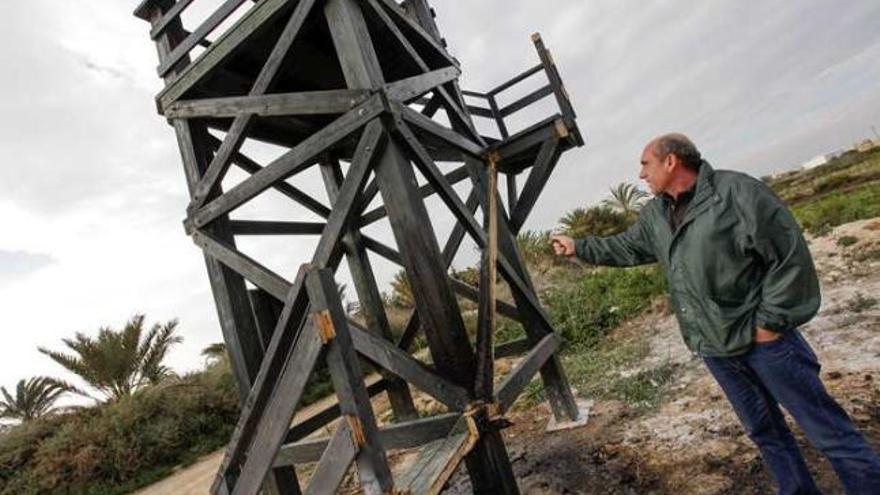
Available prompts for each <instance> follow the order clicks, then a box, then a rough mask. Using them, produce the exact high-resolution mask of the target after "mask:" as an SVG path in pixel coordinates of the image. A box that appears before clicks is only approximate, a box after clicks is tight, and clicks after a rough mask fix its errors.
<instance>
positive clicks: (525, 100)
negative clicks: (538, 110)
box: [499, 86, 553, 117]
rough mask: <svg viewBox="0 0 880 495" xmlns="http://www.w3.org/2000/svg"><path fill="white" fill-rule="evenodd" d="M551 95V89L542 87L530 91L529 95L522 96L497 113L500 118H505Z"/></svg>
mask: <svg viewBox="0 0 880 495" xmlns="http://www.w3.org/2000/svg"><path fill="white" fill-rule="evenodd" d="M552 94H553V88H552V87H550V86H544V87H543V88H538V89H536V90H534V91H532V92H531V93H529V94H527V95H525V96H523V97H522V98H520V99H518V100H516V101H514V102H513V103H511V104H510V105H507V106H506V107H504V108H502V109H501V111H500V112H499V114H500V115H501V117H507V116H508V115H510V114H512V113H515V112H518V111H520V110H522V109H523V108H525V107H527V106H529V105H531V104H532V103H535V102H536V101H538V100H540V99H542V98H545V97H547V96H550V95H552Z"/></svg>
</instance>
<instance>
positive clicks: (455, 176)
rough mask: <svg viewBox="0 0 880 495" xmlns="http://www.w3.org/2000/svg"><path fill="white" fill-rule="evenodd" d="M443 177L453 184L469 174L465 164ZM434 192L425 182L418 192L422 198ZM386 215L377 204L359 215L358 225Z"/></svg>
mask: <svg viewBox="0 0 880 495" xmlns="http://www.w3.org/2000/svg"><path fill="white" fill-rule="evenodd" d="M443 177H444V178H445V179H446V180H447V181H448V182H449V184H452V185H454V184H458V183H459V182H462V181H464V180H467V179H468V178H470V175H469V174H468V169H467V166H466V165H462V166H461V167H458V168H456V169H455V170H453V171H452V172H449V173H448V174H446V175H444V176H443ZM435 192H436V190H435V189H434V186H432V185H431V184H425V185H423V186H421V187H419V194H420V195H421V197H423V198H427V197H428V196H430V195H432V194H434V193H435ZM386 216H388V212H387V211H386V210H385V207H384V206H377V207H376V208H373V209H372V210H370V211H368V212H367V213H364V214H363V216H361V219H360V227H362V228H363V227H366V226H367V225H370V224H372V223H375V222H378V221H379V220H381V219H383V218H385V217H386Z"/></svg>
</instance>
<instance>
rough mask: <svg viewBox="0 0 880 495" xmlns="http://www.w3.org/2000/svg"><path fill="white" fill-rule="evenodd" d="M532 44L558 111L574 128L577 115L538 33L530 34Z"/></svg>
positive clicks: (548, 51) (557, 70)
mask: <svg viewBox="0 0 880 495" xmlns="http://www.w3.org/2000/svg"><path fill="white" fill-rule="evenodd" d="M532 42H533V43H534V44H535V50H536V51H537V52H538V58H540V59H541V66H542V67H543V68H544V71H545V72H546V73H547V79H549V80H550V87H552V88H553V94H554V95H555V96H556V102H557V103H558V104H559V108H560V110H562V117H563V119H564V120H565V123H566V124H568V126H569V127H574V119H575V118H576V117H577V114H575V111H574V107H573V106H572V105H571V101H570V100H569V99H568V91H566V90H565V86H563V84H562V77H560V75H559V69H558V68H557V67H556V64H555V63H554V62H553V57H552V56H551V55H550V50H548V49H547V48H546V47H545V46H544V40H542V39H541V35H540V34H538V33H534V34H532Z"/></svg>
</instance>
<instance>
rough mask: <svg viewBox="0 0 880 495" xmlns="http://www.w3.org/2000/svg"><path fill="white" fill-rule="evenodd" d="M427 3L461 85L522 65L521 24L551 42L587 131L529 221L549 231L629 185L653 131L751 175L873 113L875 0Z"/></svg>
mask: <svg viewBox="0 0 880 495" xmlns="http://www.w3.org/2000/svg"><path fill="white" fill-rule="evenodd" d="M502 5H503V6H502ZM435 8H436V9H437V11H438V20H439V22H440V23H441V30H443V32H444V33H445V34H446V37H447V39H448V41H449V45H450V48H451V50H452V51H453V52H454V53H456V55H457V56H458V57H459V58H460V59H461V60H462V63H463V67H464V72H465V79H466V85H467V86H470V85H474V86H477V89H483V88H485V87H487V86H490V85H491V84H487V83H486V82H485V81H492V82H497V81H498V80H499V79H501V80H503V79H505V78H508V77H510V76H512V75H514V74H515V73H517V72H518V71H520V70H522V69H525V68H527V67H529V66H530V65H532V64H533V63H534V61H535V60H536V59H535V58H534V53H533V51H532V50H531V47H530V46H529V43H528V41H527V38H526V36H527V35H528V34H529V33H530V32H531V31H541V32H542V34H543V36H544V39H545V41H546V42H547V44H548V46H549V47H550V49H551V50H552V51H553V52H554V58H555V59H556V61H557V64H558V65H559V67H560V70H561V72H562V74H563V78H564V79H565V81H566V86H567V89H568V90H569V93H571V94H572V97H573V100H574V103H575V106H576V110H577V111H578V113H579V124H580V126H581V128H582V130H583V131H584V133H585V134H586V136H587V139H588V142H587V145H586V146H585V147H584V148H583V149H579V150H576V151H573V152H570V153H569V154H567V155H565V157H564V158H563V161H562V163H561V164H560V166H559V167H558V168H557V172H556V174H555V176H554V177H553V178H551V180H550V182H549V184H548V186H547V189H546V190H545V193H544V196H543V198H542V199H541V200H540V202H539V204H538V208H537V209H536V211H535V213H534V216H533V218H532V219H531V220H530V222H529V223H528V224H527V227H530V228H550V227H552V226H554V225H555V223H556V220H557V219H558V218H559V216H561V214H562V213H564V212H565V211H566V210H568V209H571V208H572V207H575V206H579V205H583V204H585V203H591V202H595V201H596V200H598V199H599V198H601V197H602V196H604V195H605V194H606V193H607V189H608V187H610V186H612V185H613V184H615V183H617V182H619V181H631V182H636V181H637V173H636V172H637V157H638V154H639V153H640V152H641V146H642V145H643V143H644V142H645V141H646V140H647V139H649V138H650V137H652V136H653V135H656V134H659V133H662V132H666V131H669V130H681V131H684V132H687V133H689V134H691V135H692V137H693V138H694V139H695V140H696V142H697V143H698V145H700V146H701V147H702V148H703V150H704V154H705V155H706V156H707V157H708V158H709V159H710V160H711V161H712V162H713V163H714V164H715V165H716V166H719V167H721V168H737V169H740V170H743V171H746V172H749V173H753V174H756V175H758V174H763V173H766V172H769V171H772V170H779V169H784V168H790V167H793V166H796V165H797V164H798V163H800V162H801V161H803V160H805V159H807V158H809V157H811V156H813V155H815V154H818V153H820V152H822V151H826V150H830V149H833V148H837V147H840V146H843V145H846V144H849V143H851V141H853V140H854V139H855V137H856V136H858V135H859V133H864V132H866V130H867V129H868V127H869V125H870V123H871V119H872V118H873V119H876V117H872V115H877V112H878V110H880V101H878V100H880V88H878V87H877V85H876V81H877V80H880V64H877V63H876V60H878V57H877V55H878V53H880V52H878V50H880V31H878V30H877V29H876V26H878V25H880V4H877V3H876V2H868V1H863V2H850V3H847V7H846V8H845V9H843V8H841V4H840V3H839V2H832V1H828V0H811V1H806V2H788V3H781V2H740V1H733V0H726V1H722V0H719V1H711V2H700V3H696V4H694V3H684V2H649V3H645V2H636V1H610V0H608V1H595V2H574V1H562V0H556V1H549V2H517V3H511V2H506V3H504V4H501V3H500V2H497V3H496V2H479V3H478V4H476V3H467V4H463V3H459V2H454V3H453V2H439V1H438V2H435ZM487 21H488V22H487ZM523 55H525V57H523ZM550 198H552V199H550Z"/></svg>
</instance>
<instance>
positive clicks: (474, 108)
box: [467, 105, 495, 120]
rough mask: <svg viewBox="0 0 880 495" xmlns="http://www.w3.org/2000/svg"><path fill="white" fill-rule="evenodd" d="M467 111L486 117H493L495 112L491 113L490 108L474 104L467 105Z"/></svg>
mask: <svg viewBox="0 0 880 495" xmlns="http://www.w3.org/2000/svg"><path fill="white" fill-rule="evenodd" d="M467 111H468V112H470V114H471V115H476V116H477V117H486V118H487V119H493V120H494V119H495V114H494V113H492V109H491V108H485V107H478V106H476V105H468V106H467Z"/></svg>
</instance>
